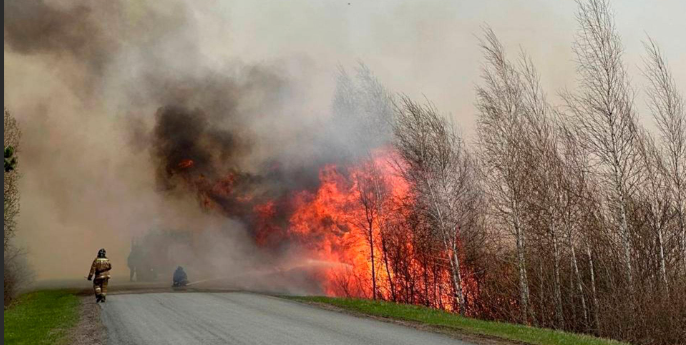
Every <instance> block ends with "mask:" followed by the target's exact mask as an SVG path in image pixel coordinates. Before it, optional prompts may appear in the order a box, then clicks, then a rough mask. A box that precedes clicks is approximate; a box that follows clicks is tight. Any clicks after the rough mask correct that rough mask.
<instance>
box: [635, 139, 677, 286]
mask: <svg viewBox="0 0 686 345" xmlns="http://www.w3.org/2000/svg"><path fill="white" fill-rule="evenodd" d="M638 145H639V150H640V151H639V152H640V154H641V159H642V161H643V164H642V168H643V170H644V173H643V175H644V183H642V184H641V188H640V200H641V202H643V203H645V205H646V206H645V209H646V213H647V218H648V219H647V223H648V228H649V229H650V232H651V233H652V234H654V236H655V241H656V243H657V253H656V254H657V260H658V263H659V267H660V280H661V281H662V283H663V284H664V287H665V289H667V290H668V288H669V283H668V280H667V264H666V258H665V254H666V249H665V245H666V243H665V240H666V236H665V232H666V230H667V226H668V223H669V220H670V218H672V217H671V213H672V209H671V206H672V203H671V200H670V195H669V189H668V185H667V184H668V181H667V179H666V174H665V173H666V166H665V164H664V160H663V155H662V152H660V150H659V149H658V148H657V146H656V144H655V142H654V140H653V138H652V136H651V135H650V133H647V132H645V131H643V133H641V136H640V140H639V142H638Z"/></svg>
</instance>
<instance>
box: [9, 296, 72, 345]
mask: <svg viewBox="0 0 686 345" xmlns="http://www.w3.org/2000/svg"><path fill="white" fill-rule="evenodd" d="M4 316H5V336H4V339H5V344H37V345H38V344H66V343H67V341H68V339H67V338H66V336H67V333H68V331H69V329H71V328H72V327H74V326H76V324H77V322H78V320H79V299H78V297H76V296H75V295H74V294H73V293H72V292H70V291H67V290H47V291H36V292H29V293H27V294H24V295H21V296H19V298H18V299H17V301H16V302H15V303H14V304H13V305H12V306H11V307H10V308H9V309H7V310H5V313H4Z"/></svg>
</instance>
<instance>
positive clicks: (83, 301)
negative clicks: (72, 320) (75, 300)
mask: <svg viewBox="0 0 686 345" xmlns="http://www.w3.org/2000/svg"><path fill="white" fill-rule="evenodd" d="M79 301H80V305H79V322H78V324H77V325H76V327H74V328H73V329H72V332H71V334H70V338H71V344H74V345H102V344H105V339H106V331H105V326H104V325H103V323H102V320H101V318H100V308H101V306H100V305H99V304H97V303H95V299H94V298H93V296H90V295H88V296H87V295H80V296H79Z"/></svg>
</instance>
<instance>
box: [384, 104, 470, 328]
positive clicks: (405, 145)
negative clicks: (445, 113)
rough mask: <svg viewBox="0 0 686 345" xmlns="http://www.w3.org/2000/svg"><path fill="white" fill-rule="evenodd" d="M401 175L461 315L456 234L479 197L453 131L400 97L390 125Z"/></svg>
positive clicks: (430, 109) (430, 111)
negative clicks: (439, 252)
mask: <svg viewBox="0 0 686 345" xmlns="http://www.w3.org/2000/svg"><path fill="white" fill-rule="evenodd" d="M395 123H396V124H395V137H396V149H397V151H398V153H399V155H400V156H401V157H402V159H403V165H401V166H400V167H401V172H402V174H403V176H404V177H405V178H406V179H407V180H408V181H410V184H411V186H412V187H413V188H414V195H415V197H416V198H417V203H418V204H420V205H421V206H422V208H423V210H424V211H425V212H426V215H427V217H428V218H429V220H430V222H431V223H432V225H433V227H434V231H435V236H436V237H437V238H438V239H440V241H441V243H442V245H443V249H444V252H445V254H446V255H447V256H448V260H447V261H448V262H449V264H450V272H451V275H452V282H453V285H454V286H453V288H454V290H455V291H454V292H455V304H456V305H457V306H458V307H459V311H460V314H462V315H464V314H465V313H466V305H465V299H464V293H463V286H462V277H461V273H460V268H461V267H460V253H458V250H459V245H458V244H459V241H460V233H461V232H462V231H467V230H468V229H469V228H470V227H473V225H474V221H475V214H476V212H477V207H478V205H479V202H478V201H479V192H478V190H477V188H476V187H477V183H476V179H475V177H476V176H475V170H474V165H473V161H472V159H471V157H470V155H469V153H468V152H467V150H466V147H465V144H464V142H463V141H462V139H461V138H460V137H459V136H458V135H457V133H456V132H455V129H454V127H453V126H451V125H450V124H449V123H448V122H447V121H446V119H444V118H442V117H441V116H440V115H439V114H438V112H437V110H436V108H435V107H434V106H433V105H431V104H427V105H420V104H418V103H415V102H413V101H412V100H410V99H409V98H408V97H405V96H403V97H401V99H400V103H399V104H398V105H397V111H396V122H395Z"/></svg>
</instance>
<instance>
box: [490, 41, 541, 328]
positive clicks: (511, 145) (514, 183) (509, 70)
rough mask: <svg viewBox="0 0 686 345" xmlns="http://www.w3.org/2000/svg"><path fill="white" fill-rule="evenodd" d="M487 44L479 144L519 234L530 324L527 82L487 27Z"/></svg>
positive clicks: (500, 203)
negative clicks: (526, 218) (526, 213)
mask: <svg viewBox="0 0 686 345" xmlns="http://www.w3.org/2000/svg"><path fill="white" fill-rule="evenodd" d="M481 48H482V50H483V52H484V55H485V59H486V64H485V66H484V67H483V69H482V79H483V82H484V84H485V85H484V86H483V87H481V86H480V87H477V108H478V109H479V119H478V132H479V146H480V149H481V154H482V162H483V163H484V165H485V171H487V172H488V173H487V174H486V179H487V188H488V196H489V203H490V204H491V205H493V207H494V209H495V211H496V215H497V216H498V218H500V219H501V220H502V221H504V223H505V224H507V227H508V228H509V229H510V230H511V232H512V233H513V235H514V237H515V244H516V252H517V268H518V272H519V294H520V298H519V303H520V308H521V322H523V323H527V320H528V317H529V315H530V314H533V310H532V309H530V308H529V300H530V296H529V282H528V278H527V266H526V257H525V251H526V243H525V239H526V230H525V229H524V221H523V217H524V214H523V212H524V207H525V202H526V198H527V193H528V188H527V185H526V184H527V183H528V171H527V170H528V168H529V165H528V163H527V162H526V157H525V152H526V150H527V146H528V143H526V140H527V139H526V138H524V137H522V133H524V126H525V119H524V115H523V113H524V111H525V109H524V104H523V99H522V98H523V92H524V91H523V88H524V85H523V82H522V80H521V77H520V74H519V72H518V71H517V70H516V67H515V66H513V65H512V64H510V63H509V62H508V61H507V59H506V57H505V52H504V50H503V47H502V45H501V44H500V42H499V41H498V38H497V37H496V36H495V33H494V32H493V31H492V30H490V29H486V30H485V39H484V40H483V41H482V42H481Z"/></svg>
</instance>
